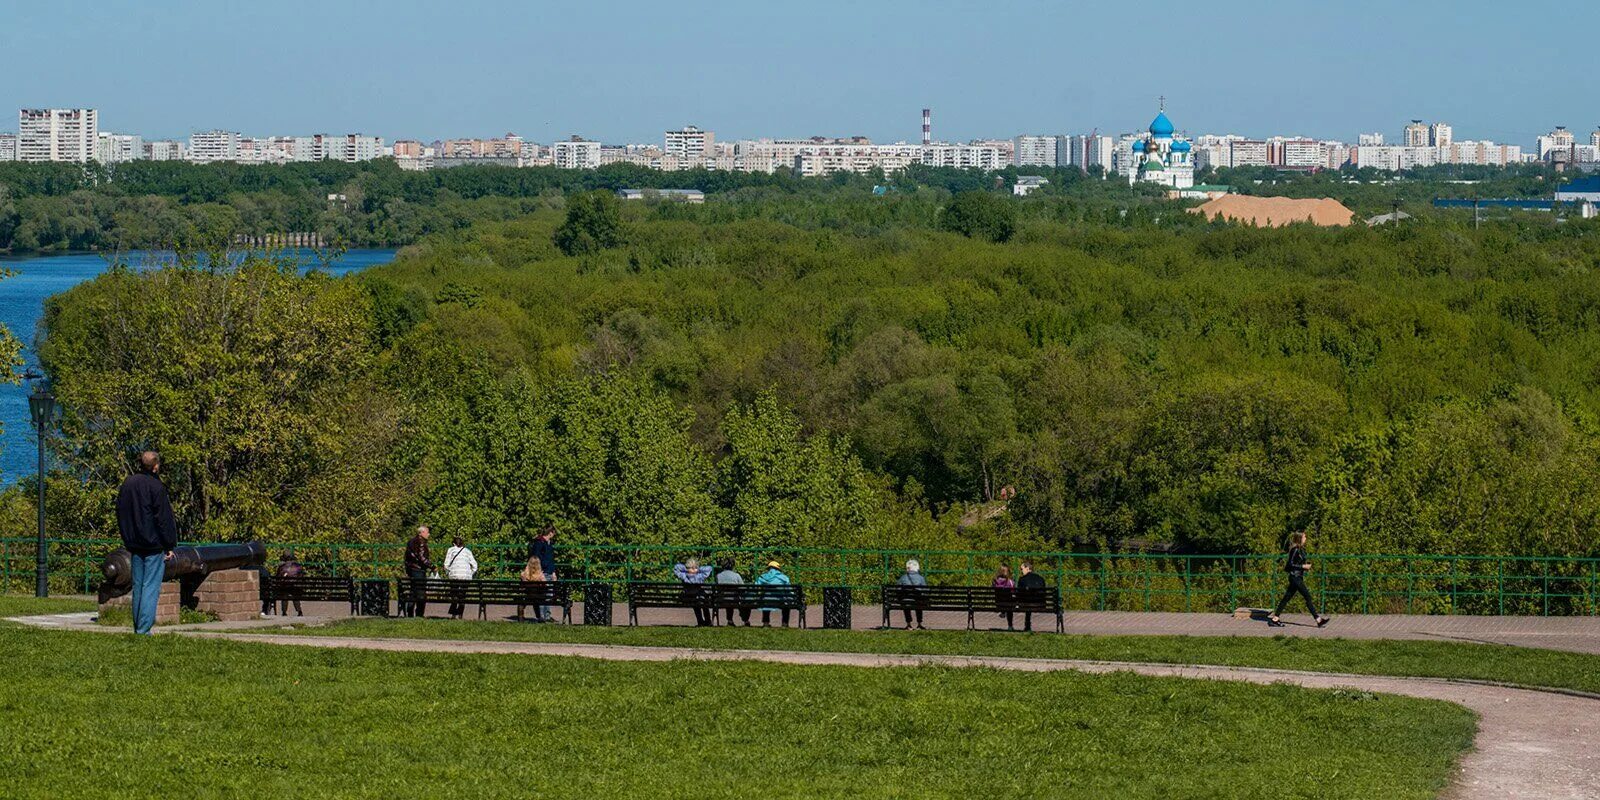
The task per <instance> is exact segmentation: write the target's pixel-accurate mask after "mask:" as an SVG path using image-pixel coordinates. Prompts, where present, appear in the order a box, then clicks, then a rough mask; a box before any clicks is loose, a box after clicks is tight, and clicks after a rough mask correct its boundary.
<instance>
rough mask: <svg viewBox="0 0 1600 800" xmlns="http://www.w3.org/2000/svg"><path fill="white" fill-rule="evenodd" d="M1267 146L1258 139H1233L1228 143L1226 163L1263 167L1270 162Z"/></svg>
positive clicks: (1235, 165) (1234, 165)
mask: <svg viewBox="0 0 1600 800" xmlns="http://www.w3.org/2000/svg"><path fill="white" fill-rule="evenodd" d="M1268 151H1269V148H1268V146H1267V143H1266V142H1265V141H1261V140H1259V139H1235V140H1233V141H1231V142H1229V143H1228V165H1229V166H1232V167H1265V166H1270V165H1271V164H1272V159H1271V156H1270V154H1269V152H1268Z"/></svg>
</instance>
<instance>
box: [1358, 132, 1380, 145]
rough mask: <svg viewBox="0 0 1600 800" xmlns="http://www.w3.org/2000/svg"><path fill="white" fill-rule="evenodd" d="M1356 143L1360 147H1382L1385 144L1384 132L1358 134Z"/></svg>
mask: <svg viewBox="0 0 1600 800" xmlns="http://www.w3.org/2000/svg"><path fill="white" fill-rule="evenodd" d="M1356 145H1357V146H1358V147H1381V146H1382V145H1383V134H1381V133H1377V132H1373V133H1363V134H1360V135H1358V136H1356Z"/></svg>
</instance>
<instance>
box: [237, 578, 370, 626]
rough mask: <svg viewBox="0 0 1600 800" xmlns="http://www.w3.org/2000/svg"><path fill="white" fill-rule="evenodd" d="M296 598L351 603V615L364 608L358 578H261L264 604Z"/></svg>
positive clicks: (297, 600) (299, 600) (290, 601)
mask: <svg viewBox="0 0 1600 800" xmlns="http://www.w3.org/2000/svg"><path fill="white" fill-rule="evenodd" d="M296 602H332V603H349V604H350V615H351V616H355V615H356V614H357V613H359V612H360V602H359V598H358V597H357V596H356V582H355V579H354V578H338V577H324V576H319V575H302V576H300V577H298V578H275V577H272V576H270V575H268V576H263V577H262V578H261V604H262V606H263V607H265V606H266V604H268V603H272V604H274V606H276V604H278V603H296Z"/></svg>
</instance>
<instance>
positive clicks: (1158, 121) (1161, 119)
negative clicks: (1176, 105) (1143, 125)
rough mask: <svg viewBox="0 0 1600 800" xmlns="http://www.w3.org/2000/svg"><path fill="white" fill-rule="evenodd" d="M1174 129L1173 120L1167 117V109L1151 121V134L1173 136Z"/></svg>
mask: <svg viewBox="0 0 1600 800" xmlns="http://www.w3.org/2000/svg"><path fill="white" fill-rule="evenodd" d="M1172 130H1173V129H1172V120H1170V119H1167V112H1165V111H1163V112H1161V113H1160V114H1157V115H1156V118H1155V121H1154V122H1151V123H1150V135H1151V136H1163V137H1165V136H1171V135H1172Z"/></svg>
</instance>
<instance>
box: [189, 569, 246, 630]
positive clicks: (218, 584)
mask: <svg viewBox="0 0 1600 800" xmlns="http://www.w3.org/2000/svg"><path fill="white" fill-rule="evenodd" d="M194 599H195V610H196V611H199V612H201V613H209V614H214V615H216V617H217V619H218V620H220V621H222V622H243V621H245V620H251V619H259V618H260V617H261V574H260V573H258V572H256V571H255V570H254V569H225V570H221V571H219V572H213V573H211V574H210V575H207V576H206V579H205V580H204V581H201V582H200V585H199V586H197V587H195V590H194Z"/></svg>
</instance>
